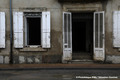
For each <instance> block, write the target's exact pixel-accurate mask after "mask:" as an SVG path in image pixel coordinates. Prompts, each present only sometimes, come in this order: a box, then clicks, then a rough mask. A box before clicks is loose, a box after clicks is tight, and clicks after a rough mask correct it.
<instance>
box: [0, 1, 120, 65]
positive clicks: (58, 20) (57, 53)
mask: <svg viewBox="0 0 120 80" xmlns="http://www.w3.org/2000/svg"><path fill="white" fill-rule="evenodd" d="M12 3H13V11H27V12H29V11H36V12H38V11H40V12H41V10H40V9H38V8H43V7H45V8H47V10H48V11H50V12H51V48H50V49H48V50H47V51H42V52H41V51H35V52H34V51H32V52H30V51H24V50H23V51H21V50H20V49H14V50H13V53H14V59H13V60H14V63H41V62H45V63H46V62H55V61H56V62H60V60H61V59H62V58H61V56H62V12H63V11H67V9H66V8H65V6H67V7H70V8H71V7H74V8H76V7H77V8H79V10H83V11H84V9H85V10H88V9H89V10H95V9H91V8H93V7H95V8H97V9H96V10H98V11H102V10H103V11H105V34H106V38H105V41H106V43H105V53H106V61H111V62H112V63H116V62H119V61H120V60H119V55H120V52H119V50H118V49H117V48H113V26H112V25H113V18H112V16H113V11H116V10H117V11H118V10H120V7H119V6H120V0H107V1H105V2H103V3H99V2H96V3H84V4H82V3H59V2H58V1H57V0H13V2H12ZM28 8H34V9H33V10H30V9H28ZM0 11H1V12H2V11H3V12H5V13H6V48H5V49H0V55H1V56H0V63H8V62H9V54H10V15H9V0H0ZM53 55H54V56H53ZM113 55H114V56H113ZM112 56H113V57H112ZM116 56H117V57H116ZM111 57H112V58H111ZM115 58H116V59H115Z"/></svg>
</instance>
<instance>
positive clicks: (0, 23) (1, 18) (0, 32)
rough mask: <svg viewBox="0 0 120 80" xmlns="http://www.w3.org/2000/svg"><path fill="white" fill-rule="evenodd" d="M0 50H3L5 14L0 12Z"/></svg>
mask: <svg viewBox="0 0 120 80" xmlns="http://www.w3.org/2000/svg"><path fill="white" fill-rule="evenodd" d="M0 48H5V12H0Z"/></svg>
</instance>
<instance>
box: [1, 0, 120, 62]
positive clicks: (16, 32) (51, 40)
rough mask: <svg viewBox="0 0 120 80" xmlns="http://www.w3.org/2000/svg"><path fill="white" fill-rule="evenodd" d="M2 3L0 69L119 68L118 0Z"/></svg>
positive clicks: (6, 0)
mask: <svg viewBox="0 0 120 80" xmlns="http://www.w3.org/2000/svg"><path fill="white" fill-rule="evenodd" d="M0 1H1V2H0V63H1V64H9V63H10V61H11V62H13V64H41V63H67V62H71V61H85V62H87V61H92V62H104V63H120V22H119V21H120V1H119V0H12V19H11V18H10V7H9V6H10V5H9V3H10V2H9V0H0ZM10 20H12V21H10ZM10 22H12V24H13V25H12V27H13V31H12V30H11V28H10V24H11V23H10ZM11 31H12V32H11ZM10 35H13V37H12V39H11V36H10ZM10 40H11V41H12V42H11V41H10ZM10 44H13V45H12V47H11V45H10Z"/></svg>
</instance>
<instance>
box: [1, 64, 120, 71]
mask: <svg viewBox="0 0 120 80" xmlns="http://www.w3.org/2000/svg"><path fill="white" fill-rule="evenodd" d="M80 68H81V69H82V68H89V69H94V68H99V69H104V68H105V69H112V68H114V69H120V64H0V70H9V69H10V70H12V69H13V70H14V69H80Z"/></svg>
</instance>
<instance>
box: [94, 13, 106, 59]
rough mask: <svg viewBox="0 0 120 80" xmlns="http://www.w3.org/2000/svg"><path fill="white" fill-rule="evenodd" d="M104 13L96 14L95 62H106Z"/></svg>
mask: <svg viewBox="0 0 120 80" xmlns="http://www.w3.org/2000/svg"><path fill="white" fill-rule="evenodd" d="M104 31H105V30H104V12H103V11H102V12H95V13H94V60H97V61H104V58H105V51H104V44H105V40H104V36H105V33H104Z"/></svg>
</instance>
